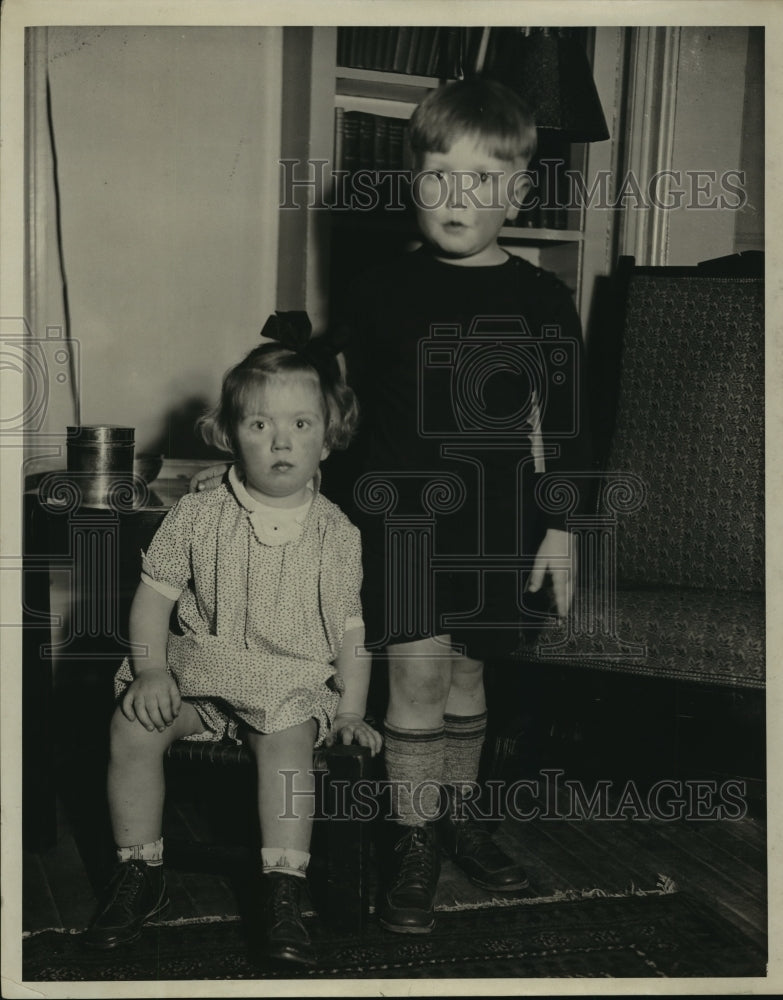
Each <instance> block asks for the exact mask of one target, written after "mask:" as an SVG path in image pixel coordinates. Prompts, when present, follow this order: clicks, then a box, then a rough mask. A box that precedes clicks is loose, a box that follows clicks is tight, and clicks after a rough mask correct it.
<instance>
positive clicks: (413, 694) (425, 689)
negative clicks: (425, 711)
mask: <svg viewBox="0 0 783 1000" xmlns="http://www.w3.org/2000/svg"><path fill="white" fill-rule="evenodd" d="M389 686H390V692H391V694H392V696H395V695H396V696H397V697H398V698H403V699H405V700H406V701H409V702H415V703H416V704H418V705H432V706H435V705H440V704H442V703H443V702H444V701H445V699H446V698H447V697H448V693H449V686H450V676H449V672H448V670H446V669H444V667H443V665H441V664H438V665H434V666H433V664H431V663H427V662H426V661H423V660H417V661H412V662H411V661H408V662H405V661H402V662H399V663H397V664H395V665H394V668H393V669H391V670H390V671H389Z"/></svg>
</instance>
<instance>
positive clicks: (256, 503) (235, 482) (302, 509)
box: [228, 464, 321, 520]
mask: <svg viewBox="0 0 783 1000" xmlns="http://www.w3.org/2000/svg"><path fill="white" fill-rule="evenodd" d="M228 481H229V484H230V485H231V489H232V491H233V493H234V496H235V497H236V498H237V500H238V501H239V504H240V506H242V507H243V508H244V509H245V510H246V511H247V512H248V513H249V514H253V513H255V512H256V511H264V512H270V513H271V512H275V513H276V514H278V515H280V516H282V517H286V516H287V517H290V518H293V519H295V520H296V519H297V515H302V514H306V513H307V511H308V510H309V508H310V504H311V503H312V502H313V497H314V496H315V495H316V494H317V493H318V491H319V488H320V485H321V472H320V470H318V471H317V472H316V474H315V476H313V478H312V480H311V481H310V484H309V487H308V488H309V490H310V494H309V496H308V497H307V499H306V500H305V501H304V503H302V504H299V505H298V506H296V507H273V506H271V504H266V503H263V502H262V501H261V500H256V498H255V497H252V496H251V495H250V494H249V493H248V491H247V489H246V488H245V484H244V483H243V482H242V480H241V479H240V477H239V472H238V471H237V465H236V464H234V465H232V466H231V468H230V469H229V470H228Z"/></svg>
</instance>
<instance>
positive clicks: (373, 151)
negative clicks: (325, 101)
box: [334, 107, 409, 173]
mask: <svg viewBox="0 0 783 1000" xmlns="http://www.w3.org/2000/svg"><path fill="white" fill-rule="evenodd" d="M407 127H408V123H407V121H406V120H405V119H404V118H391V117H389V116H386V115H375V114H371V113H370V112H368V111H346V110H345V108H340V107H338V108H335V109H334V166H335V169H336V170H346V171H347V172H348V173H354V172H355V171H357V170H379V171H388V170H404V169H406V168H407V167H408V166H409V164H408V162H407V153H406V149H407V143H406V141H405V138H406V131H407Z"/></svg>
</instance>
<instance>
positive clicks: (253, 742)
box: [85, 328, 381, 965]
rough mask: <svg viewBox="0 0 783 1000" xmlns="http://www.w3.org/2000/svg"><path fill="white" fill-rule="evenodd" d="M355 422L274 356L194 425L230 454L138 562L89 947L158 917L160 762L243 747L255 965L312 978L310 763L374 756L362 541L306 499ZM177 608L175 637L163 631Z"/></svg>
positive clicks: (249, 367) (308, 355)
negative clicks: (211, 484)
mask: <svg viewBox="0 0 783 1000" xmlns="http://www.w3.org/2000/svg"><path fill="white" fill-rule="evenodd" d="M265 329H266V328H265ZM356 420H357V407H356V401H355V398H354V396H353V393H352V391H351V390H350V389H349V388H348V387H347V386H346V384H345V382H344V381H343V379H342V376H341V374H340V371H339V367H338V365H337V362H336V360H335V359H334V358H333V357H329V356H328V355H326V354H324V353H323V352H317V351H316V350H315V349H314V347H313V346H311V345H307V344H305V345H304V346H303V347H300V348H295V347H287V346H283V345H282V344H280V343H267V344H264V345H263V346H261V347H258V348H256V349H255V350H253V351H251V352H250V353H249V354H248V355H247V357H246V358H245V359H244V360H243V361H242V362H241V363H239V364H238V365H236V366H235V367H234V368H232V369H231V370H230V371H229V372H228V373H227V374H226V376H225V378H224V380H223V389H222V395H221V399H220V403H219V404H218V406H217V407H216V408H215V409H214V410H213V411H212V412H211V413H209V414H208V415H207V416H206V417H204V418H202V421H201V430H202V433H203V435H204V437H205V439H206V440H207V441H208V442H210V443H212V444H215V445H217V446H218V447H221V448H224V449H226V450H229V451H231V452H232V454H233V456H234V459H235V464H234V465H233V466H232V468H231V471H230V473H229V475H228V477H227V479H226V481H225V482H224V483H222V484H221V485H220V486H219V487H218V488H217V489H214V490H210V491H208V492H202V493H195V494H190V495H188V496H185V497H183V498H182V499H181V500H180V501H179V503H178V504H177V505H176V506H175V507H174V508H173V509H172V510H171V511H170V512H169V513H168V514H167V516H166V517H165V519H164V520H163V522H162V524H161V525H160V528H159V529H158V531H157V533H156V534H155V537H154V538H153V540H152V543H151V544H150V546H149V549H148V551H147V553H146V555H145V556H144V560H143V567H142V570H143V571H142V577H141V582H140V584H139V587H138V590H137V592H136V595H135V597H134V601H133V605H132V608H131V620H130V638H131V643H132V649H133V650H135V652H134V654H133V656H132V657H131V658H129V659H126V660H125V661H124V662H123V664H122V666H121V667H120V669H119V671H118V673H117V676H116V680H115V687H116V690H117V694H118V707H117V709H116V710H115V713H114V716H113V718H112V723H111V754H110V761H109V772H108V797H109V808H110V814H111V821H112V829H113V833H114V839H115V843H116V847H117V858H118V865H117V869H116V871H115V873H114V876H113V878H112V880H111V882H110V883H109V885H108V887H107V889H106V893H105V897H104V898H103V899H102V901H101V903H100V905H99V907H98V910H97V914H96V916H95V918H94V919H93V922H92V923H91V925H90V927H89V928H88V929H87V931H86V932H85V941H86V943H87V944H89V945H92V946H94V947H97V948H113V947H115V946H117V945H121V944H124V943H126V942H129V941H132V940H134V939H135V938H137V937H138V936H139V934H140V933H141V928H142V925H143V924H144V923H145V921H147V920H149V919H150V918H151V917H153V916H155V915H156V914H158V913H160V912H161V910H163V909H164V907H165V906H166V905H168V902H169V900H168V895H167V891H166V884H165V879H164V876H163V868H162V864H163V841H162V834H161V824H162V814H163V800H164V792H165V789H164V774H163V758H164V754H165V752H166V750H167V748H168V747H169V745H170V744H171V743H173V742H174V741H175V740H179V739H182V738H188V739H199V740H221V739H223V738H224V737H226V736H228V737H231V738H235V739H236V738H238V737H241V738H242V739H244V740H246V742H247V743H248V745H249V746H250V747H251V749H252V751H253V752H254V754H255V757H256V761H257V770H258V813H259V819H260V828H261V838H262V848H261V872H262V885H263V886H264V892H265V905H266V913H267V921H266V926H267V931H266V942H265V943H266V948H265V950H266V954H267V955H268V957H270V958H273V959H279V960H284V961H293V962H298V963H301V964H306V965H312V964H314V961H315V957H314V953H313V947H312V944H311V941H310V938H309V935H308V933H307V930H306V928H305V926H304V924H303V922H302V919H301V903H300V889H301V886H302V884H303V881H304V877H305V873H306V870H307V865H308V861H309V853H308V852H309V846H310V835H311V827H312V819H311V814H312V811H313V810H312V800H310V801H308V799H309V798H310V796H309V795H308V794H307V793H308V792H310V793H311V794H314V776H313V773H312V766H313V749H314V747H316V746H319V745H320V744H322V743H324V742H326V743H327V744H330V743H332V742H334V741H340V742H342V743H345V744H348V743H351V742H352V741H356V742H358V743H359V744H361V745H362V746H366V747H369V748H370V750H371V752H372V753H373V754H375V753H377V752H378V751H379V750H380V747H381V737H380V736H379V735H378V733H376V732H375V730H374V729H372V728H371V727H370V726H369V725H367V724H366V723H365V721H364V712H365V702H366V698H367V690H368V685H369V675H370V659H369V657H368V656H367V654H366V652H365V650H364V626H363V621H362V610H361V605H360V600H359V590H360V585H361V550H360V540H359V532H358V530H357V529H356V528H355V527H354V526H353V525H352V524H351V523H350V521H349V520H348V519H347V518H346V517H345V515H344V514H343V513H342V512H341V511H340V510H339V508H337V507H336V506H335V505H334V504H332V503H331V502H330V501H329V500H327V499H326V498H325V497H324V496H322V495H321V494H320V493H319V476H320V474H319V465H320V463H321V461H322V460H323V459H325V458H326V457H327V456H328V454H329V451H330V449H332V448H344V447H346V446H347V444H348V442H349V441H350V438H351V436H352V433H353V431H354V429H355V425H356ZM175 604H176V609H177V619H178V625H179V628H178V630H177V631H178V633H180V634H176V633H175V632H170V631H169V618H170V614H171V611H172V609H173V607H174V605H175ZM292 770H293V771H295V772H297V773H298V780H297V782H296V786H295V790H296V793H297V794H295V795H293V796H290V795H289V801H285V800H284V793H285V790H286V788H287V787H289V786H287V785H286V782H285V781H284V778H283V776H282V774H281V771H288V772H290V771H292ZM289 791H290V787H289ZM300 793H302V794H300ZM292 816H294V818H291V817H292Z"/></svg>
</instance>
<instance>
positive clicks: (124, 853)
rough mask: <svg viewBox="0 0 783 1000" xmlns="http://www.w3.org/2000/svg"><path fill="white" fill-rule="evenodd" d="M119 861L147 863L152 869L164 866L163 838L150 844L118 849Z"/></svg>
mask: <svg viewBox="0 0 783 1000" xmlns="http://www.w3.org/2000/svg"><path fill="white" fill-rule="evenodd" d="M117 860H118V861H146V862H147V864H148V865H149V866H150V868H157V867H158V866H159V865H162V864H163V837H158V839H157V840H153V841H152V843H150V844H135V845H134V846H133V847H118V848H117Z"/></svg>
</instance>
